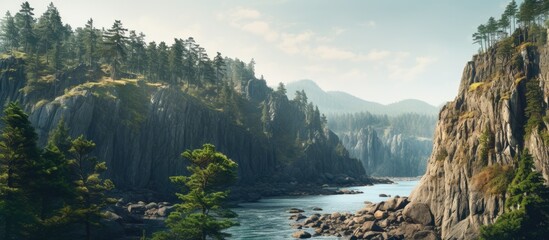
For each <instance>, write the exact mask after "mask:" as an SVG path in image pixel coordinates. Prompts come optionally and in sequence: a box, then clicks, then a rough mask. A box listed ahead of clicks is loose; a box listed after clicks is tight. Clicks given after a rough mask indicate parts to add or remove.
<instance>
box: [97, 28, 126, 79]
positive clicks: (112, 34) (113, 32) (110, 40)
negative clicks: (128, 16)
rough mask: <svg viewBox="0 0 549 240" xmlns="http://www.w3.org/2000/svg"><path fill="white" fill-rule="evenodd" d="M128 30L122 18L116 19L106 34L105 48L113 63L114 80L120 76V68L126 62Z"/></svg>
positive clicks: (108, 57)
mask: <svg viewBox="0 0 549 240" xmlns="http://www.w3.org/2000/svg"><path fill="white" fill-rule="evenodd" d="M126 31H128V29H126V28H124V27H123V26H122V22H121V21H120V20H115V21H114V23H113V25H112V27H111V28H110V29H109V30H107V32H106V34H105V35H104V38H105V40H104V42H103V50H104V52H105V55H106V57H107V59H109V63H110V65H111V78H112V79H114V80H116V79H118V78H119V76H120V73H119V72H118V71H119V68H120V67H121V66H122V64H123V63H124V62H125V59H126V56H127V50H126V42H127V37H126V36H125V33H126Z"/></svg>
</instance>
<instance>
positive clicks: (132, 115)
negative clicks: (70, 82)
mask: <svg viewBox="0 0 549 240" xmlns="http://www.w3.org/2000/svg"><path fill="white" fill-rule="evenodd" d="M160 86H161V85H158V84H148V83H146V82H144V81H142V80H139V79H121V80H112V79H111V78H107V77H104V78H103V79H102V80H101V81H99V82H87V83H84V84H81V85H78V86H76V87H74V88H73V89H71V90H70V91H68V92H67V93H65V95H64V96H65V97H70V96H75V95H84V94H85V93H87V92H90V93H91V94H93V95H94V96H96V97H97V98H100V99H102V100H107V101H117V100H119V101H120V112H119V114H120V118H121V121H122V124H124V125H127V126H131V127H138V126H139V124H141V123H142V122H143V121H144V120H145V119H146V114H147V112H148V103H149V95H150V91H151V90H153V89H156V88H158V87H160Z"/></svg>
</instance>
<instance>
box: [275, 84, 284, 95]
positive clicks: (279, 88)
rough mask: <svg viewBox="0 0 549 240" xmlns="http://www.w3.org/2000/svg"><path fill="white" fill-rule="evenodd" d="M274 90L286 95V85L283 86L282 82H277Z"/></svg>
mask: <svg viewBox="0 0 549 240" xmlns="http://www.w3.org/2000/svg"><path fill="white" fill-rule="evenodd" d="M276 92H277V93H278V94H280V95H284V96H286V87H285V86H284V83H282V82H280V83H278V87H277V88H276Z"/></svg>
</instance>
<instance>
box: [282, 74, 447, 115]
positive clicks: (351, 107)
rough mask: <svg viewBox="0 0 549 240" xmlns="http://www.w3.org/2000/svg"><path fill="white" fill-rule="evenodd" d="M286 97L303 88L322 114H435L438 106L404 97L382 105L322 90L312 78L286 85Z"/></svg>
mask: <svg viewBox="0 0 549 240" xmlns="http://www.w3.org/2000/svg"><path fill="white" fill-rule="evenodd" d="M286 89H287V91H288V98H290V99H292V98H294V96H295V92H296V91H301V90H304V91H305V93H306V94H307V97H308V99H309V100H310V101H311V102H313V103H314V104H316V105H317V106H318V108H319V109H320V111H321V112H322V113H324V114H327V115H329V114H339V113H353V112H364V111H367V112H370V113H372V114H387V115H398V114H402V113H419V114H428V115H436V114H438V111H439V108H438V107H435V106H433V105H430V104H428V103H426V102H423V101H421V100H417V99H405V100H402V101H399V102H396V103H391V104H388V105H383V104H381V103H377V102H372V101H366V100H363V99H360V98H358V97H355V96H353V95H351V94H348V93H345V92H340V91H324V90H323V89H322V88H320V87H319V86H318V85H317V84H316V83H315V82H314V81H312V80H308V79H305V80H299V81H295V82H291V83H288V84H287V85H286Z"/></svg>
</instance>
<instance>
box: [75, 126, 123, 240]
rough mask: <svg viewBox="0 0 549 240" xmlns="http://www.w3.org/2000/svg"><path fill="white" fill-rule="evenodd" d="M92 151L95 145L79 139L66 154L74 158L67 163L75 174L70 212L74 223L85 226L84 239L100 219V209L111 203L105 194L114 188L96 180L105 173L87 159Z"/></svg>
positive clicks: (102, 164)
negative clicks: (73, 203) (76, 221)
mask: <svg viewBox="0 0 549 240" xmlns="http://www.w3.org/2000/svg"><path fill="white" fill-rule="evenodd" d="M94 148H95V143H93V142H92V141H89V140H86V139H85V138H84V136H79V137H78V138H76V139H74V140H73V141H72V145H71V148H70V150H69V152H70V153H71V154H72V156H73V157H74V158H73V159H71V162H70V163H71V165H72V168H73V171H74V172H75V174H76V181H75V185H76V186H75V187H76V201H77V203H76V204H75V206H74V209H72V211H73V214H74V215H75V217H76V218H77V219H78V221H79V222H81V223H83V224H84V225H85V228H86V229H85V230H86V239H91V234H92V233H91V226H92V225H97V224H98V223H99V220H100V219H101V218H102V217H103V215H102V214H101V208H103V207H105V206H106V205H107V203H111V202H112V199H109V198H107V197H106V195H105V193H106V191H109V190H112V189H113V188H114V184H113V183H112V182H111V180H109V179H102V178H101V177H100V174H101V173H103V172H105V171H106V170H107V165H106V164H105V162H99V161H98V159H97V158H95V157H91V156H90V153H91V152H92V151H93V150H94Z"/></svg>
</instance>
